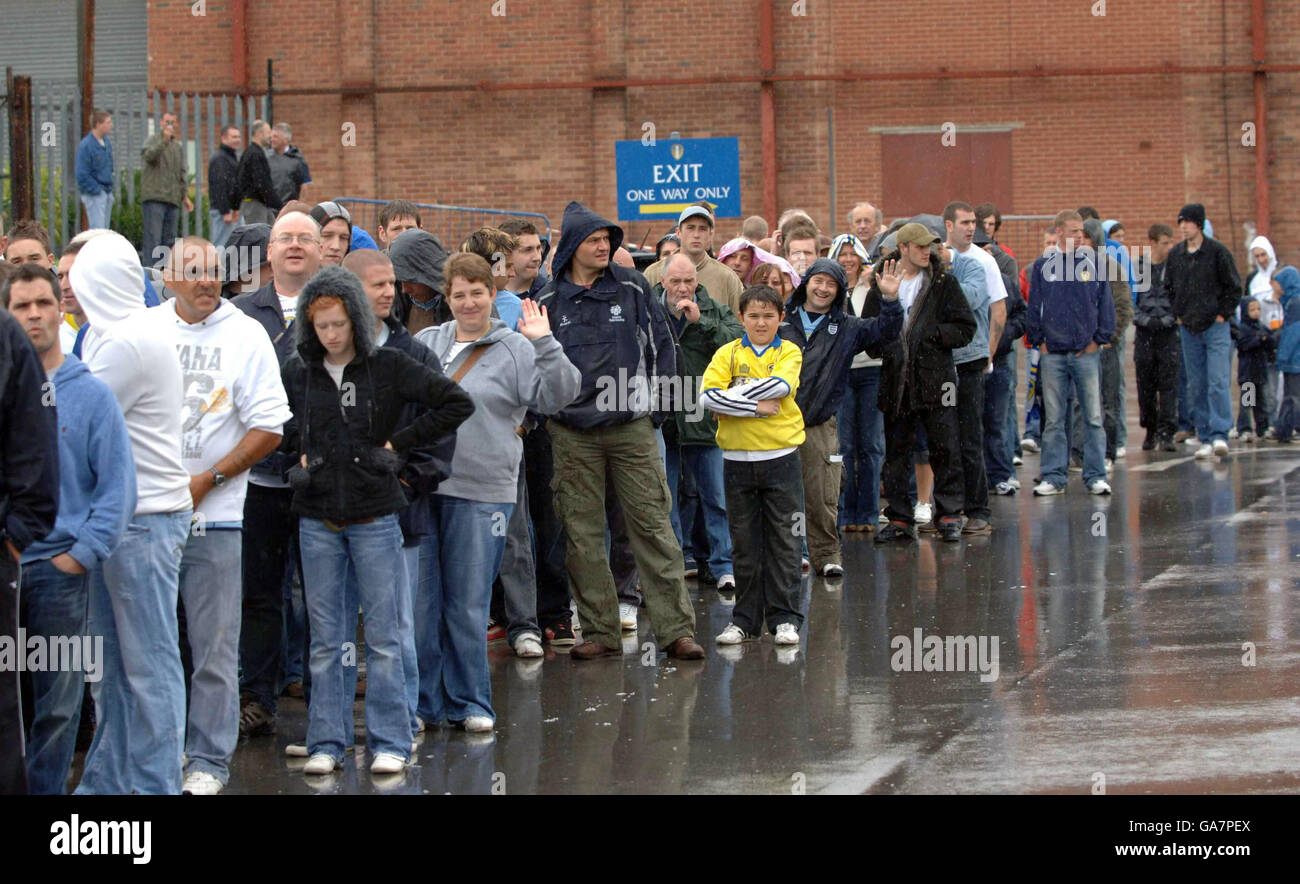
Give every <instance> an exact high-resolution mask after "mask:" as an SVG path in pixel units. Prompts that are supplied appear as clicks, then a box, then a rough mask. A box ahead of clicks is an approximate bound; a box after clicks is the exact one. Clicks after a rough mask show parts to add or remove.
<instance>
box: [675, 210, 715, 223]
mask: <svg viewBox="0 0 1300 884" xmlns="http://www.w3.org/2000/svg"><path fill="white" fill-rule="evenodd" d="M697 215H698V216H699V217H701V218H703V219H704V220H705V221H708V222H709V226H710V227H712V226H713V214H712V213H711V212H709V210H708V209H706V208H704V206H687V207H686V208H685V209H683V210H682V213H681V214H680V215H678V216H677V226H678V227H681V226H682V225H683V224H685V223H686V219H687V218H694V217H695V216H697Z"/></svg>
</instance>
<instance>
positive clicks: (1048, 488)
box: [1034, 479, 1065, 497]
mask: <svg viewBox="0 0 1300 884" xmlns="http://www.w3.org/2000/svg"><path fill="white" fill-rule="evenodd" d="M1064 493H1065V486H1061V487H1059V488H1058V487H1057V486H1056V485H1053V484H1052V483H1051V482H1048V481H1047V480H1046V479H1044V480H1043V481H1041V482H1039V483H1038V484H1037V485H1035V486H1034V496H1035V497H1050V496H1051V495H1053V494H1064Z"/></svg>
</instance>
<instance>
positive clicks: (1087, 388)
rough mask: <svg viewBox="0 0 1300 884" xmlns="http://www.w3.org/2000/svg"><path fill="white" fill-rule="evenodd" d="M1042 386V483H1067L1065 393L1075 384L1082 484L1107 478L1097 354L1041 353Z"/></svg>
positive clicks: (1067, 452)
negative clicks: (1080, 429) (1081, 435)
mask: <svg viewBox="0 0 1300 884" xmlns="http://www.w3.org/2000/svg"><path fill="white" fill-rule="evenodd" d="M1038 380H1039V383H1041V384H1042V385H1043V410H1044V411H1045V412H1046V413H1045V415H1044V420H1043V453H1042V457H1041V462H1042V473H1043V481H1045V482H1051V483H1052V484H1053V485H1055V486H1056V487H1057V488H1064V487H1065V484H1066V468H1067V466H1068V465H1069V460H1070V441H1069V439H1068V438H1066V435H1065V412H1066V409H1067V408H1069V401H1068V399H1067V393H1068V391H1069V385H1070V384H1074V390H1075V394H1076V395H1077V396H1078V397H1079V401H1080V404H1081V405H1082V406H1083V419H1084V424H1085V429H1084V442H1083V482H1084V484H1085V485H1091V484H1092V483H1093V482H1095V481H1096V480H1097V479H1105V478H1106V431H1105V429H1103V427H1102V424H1101V361H1100V359H1099V356H1098V354H1097V353H1044V354H1043V356H1042V359H1041V361H1040V362H1039V376H1038Z"/></svg>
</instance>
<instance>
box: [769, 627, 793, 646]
mask: <svg viewBox="0 0 1300 884" xmlns="http://www.w3.org/2000/svg"><path fill="white" fill-rule="evenodd" d="M773 641H775V642H776V643H777V644H778V645H797V644H799V631H798V630H797V629H795V628H794V624H793V623H782V624H781V625H780V626H778V627H777V628H776V635H775V636H774V637H773Z"/></svg>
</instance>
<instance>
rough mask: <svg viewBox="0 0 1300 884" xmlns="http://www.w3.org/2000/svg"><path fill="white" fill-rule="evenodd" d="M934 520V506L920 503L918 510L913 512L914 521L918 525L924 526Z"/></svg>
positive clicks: (917, 506)
mask: <svg viewBox="0 0 1300 884" xmlns="http://www.w3.org/2000/svg"><path fill="white" fill-rule="evenodd" d="M933 519H934V506H933V505H931V504H928V503H918V504H917V505H916V509H914V510H912V521H914V522H916V524H918V525H924V524H926V523H927V522H930V521H933Z"/></svg>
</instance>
